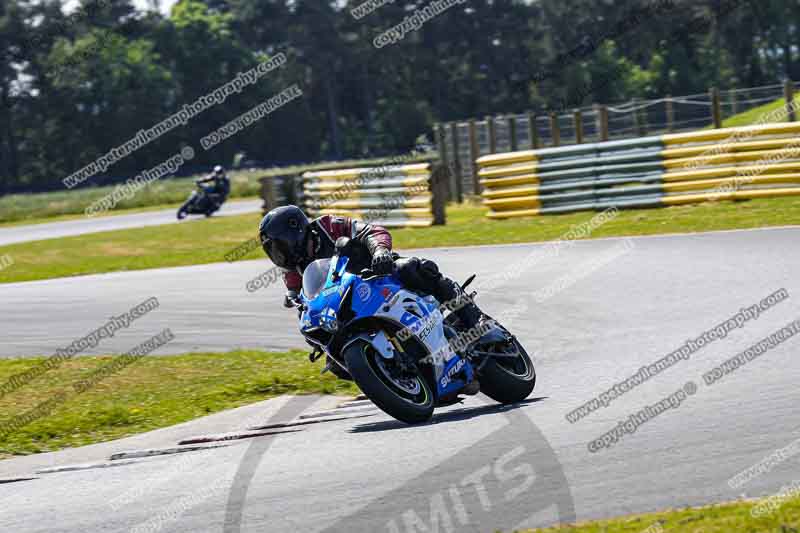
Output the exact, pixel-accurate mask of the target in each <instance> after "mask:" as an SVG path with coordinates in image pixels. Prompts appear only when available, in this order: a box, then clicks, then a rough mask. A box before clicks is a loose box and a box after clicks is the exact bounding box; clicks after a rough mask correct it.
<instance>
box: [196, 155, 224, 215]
mask: <svg viewBox="0 0 800 533" xmlns="http://www.w3.org/2000/svg"><path fill="white" fill-rule="evenodd" d="M195 183H197V184H198V185H204V184H206V183H211V184H212V185H211V186H210V187H203V192H205V194H206V195H208V198H209V200H210V201H212V202H214V203H215V204H217V209H219V207H220V206H221V205H222V204H223V203H225V200H227V198H228V194H230V192H231V180H229V179H228V176H227V175H226V174H225V169H224V168H222V166H220V165H217V166H215V167H214V172H212V173H211V174H209V175H208V176H207V177H205V178H203V179H199V180H197V181H196V182H195Z"/></svg>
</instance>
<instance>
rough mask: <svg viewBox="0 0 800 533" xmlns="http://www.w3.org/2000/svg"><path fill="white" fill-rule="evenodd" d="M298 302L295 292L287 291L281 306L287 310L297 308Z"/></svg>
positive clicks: (298, 298)
mask: <svg viewBox="0 0 800 533" xmlns="http://www.w3.org/2000/svg"><path fill="white" fill-rule="evenodd" d="M299 300H300V297H299V296H298V295H297V291H287V292H286V296H284V297H283V306H284V307H286V308H287V309H291V308H292V307H297V303H298V301H299Z"/></svg>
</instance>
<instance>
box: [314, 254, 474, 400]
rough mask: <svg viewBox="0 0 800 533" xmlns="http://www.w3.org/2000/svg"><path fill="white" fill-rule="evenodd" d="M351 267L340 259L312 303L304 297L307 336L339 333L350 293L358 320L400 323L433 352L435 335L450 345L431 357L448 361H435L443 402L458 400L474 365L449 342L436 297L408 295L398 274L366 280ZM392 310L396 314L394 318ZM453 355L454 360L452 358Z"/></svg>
mask: <svg viewBox="0 0 800 533" xmlns="http://www.w3.org/2000/svg"><path fill="white" fill-rule="evenodd" d="M347 263H348V258H347V257H338V256H334V257H333V258H332V259H331V264H330V267H329V269H328V273H327V276H326V279H325V282H324V285H323V287H322V289H321V291H319V294H317V295H316V296H315V297H314V298H312V299H308V298H307V297H306V295H305V293H304V292H301V295H300V296H301V299H302V300H303V302H304V303H305V304H306V307H305V310H304V311H303V314H302V316H301V324H300V331H301V332H302V333H305V332H307V331H310V330H314V329H317V328H322V329H325V330H326V331H329V332H335V331H336V329H337V327H338V322H337V313H338V312H339V309H340V308H341V306H342V302H343V300H344V296H345V294H347V292H348V290H350V291H352V292H353V295H352V298H351V305H352V311H353V313H354V315H355V316H354V318H353V320H358V319H361V318H369V317H374V316H380V317H383V318H387V319H391V320H395V321H398V320H399V322H400V323H401V324H402V325H403V326H405V327H407V328H408V329H409V331H410V332H411V333H412V334H413V335H414V336H416V337H417V338H418V339H419V340H420V341H421V342H422V344H423V345H424V346H426V347H427V349H429V350H430V349H431V348H430V346H429V343H428V342H427V341H426V338H428V337H429V336H430V337H431V338H433V337H436V338H440V339H442V340H443V341H444V342H442V346H440V347H439V349H438V350H436V353H431V354H430V355H433V356H441V358H442V362H438V363H437V358H436V357H434V368H435V369H436V372H435V374H436V375H435V379H436V390H437V395H438V396H439V397H443V396H450V395H455V394H457V393H458V392H459V391H460V390H461V389H462V388H463V387H465V386H466V385H467V384H468V383H469V382H471V381H472V379H473V376H474V370H473V368H472V365H471V364H470V363H469V361H467V360H466V359H464V358H462V357H461V356H459V355H458V354H455V353H453V352H452V349H450V347H449V344H447V342H446V339H445V338H444V329H443V317H442V314H441V311H440V310H439V302H437V300H436V299H435V298H434V297H432V296H426V297H423V296H419V295H417V294H414V293H411V292H408V291H405V290H404V288H403V286H402V284H401V283H400V281H399V280H398V279H397V278H396V277H395V276H394V275H389V276H382V277H376V278H372V279H370V280H368V281H365V280H363V279H362V278H361V277H360V276H359V275H357V274H353V273H351V272H347V271H346V268H347ZM401 293H402V294H405V296H404V297H403V301H402V302H399V304H400V305H402V310H403V311H402V314H400V310H399V309H397V306H398V301H397V300H398V298H400V297H401ZM392 311H395V313H394V314H392ZM398 315H399V316H398ZM434 332H435V333H434ZM427 340H428V341H430V340H431V339H430V338H428V339H427ZM447 355H451V357H450V358H449V359H447Z"/></svg>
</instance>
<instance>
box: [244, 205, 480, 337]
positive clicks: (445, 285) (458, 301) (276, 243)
mask: <svg viewBox="0 0 800 533" xmlns="http://www.w3.org/2000/svg"><path fill="white" fill-rule="evenodd" d="M259 234H260V238H261V243H262V245H263V247H264V251H265V252H266V254H267V256H268V257H269V258H270V259H271V260H272V262H273V263H275V265H276V266H278V267H280V268H282V269H283V270H284V283H285V284H286V289H287V293H286V297H285V299H284V305H285V306H286V307H292V306H293V305H294V302H295V301H296V300H297V298H298V294H299V292H300V289H301V288H302V284H303V283H302V280H303V278H302V274H303V271H304V270H305V268H306V267H307V266H308V265H310V264H311V263H312V262H313V261H315V260H317V259H324V258H328V257H332V256H333V255H334V253H335V252H336V247H335V243H336V240H337V239H338V238H339V237H348V238H350V239H351V242H352V243H353V244H354V249H353V253H352V254H351V265H352V267H351V268H349V269H350V270H352V271H354V272H360V271H361V270H362V269H364V268H370V269H371V270H372V271H373V272H374V273H376V274H390V273H392V272H394V273H395V274H396V275H397V277H398V279H399V280H400V281H401V282H402V283H403V285H405V286H406V287H407V288H408V289H410V290H412V291H417V292H420V293H422V294H430V295H432V296H433V297H434V298H436V299H437V300H438V301H439V303H441V304H447V306H448V308H450V309H452V310H453V312H454V313H456V315H457V316H458V318H459V319H460V321H461V323H462V326H463V327H464V329H465V330H466V329H471V328H474V327H475V326H477V325H478V323H479V322H480V321H481V319H482V318H483V314H482V313H481V311H480V309H478V307H477V306H476V305H475V303H474V302H473V301H472V300H471V299H470V298H469V297H467V296H466V295H465V294H464V292H463V290H462V289H461V286H460V285H459V284H458V283H456V282H454V281H453V280H451V279H449V278H446V277H444V276H443V275H442V274H441V273H440V272H439V267H438V266H437V265H436V263H434V262H433V261H431V260H429V259H420V258H416V257H407V258H400V257H399V256H398V255H397V254H393V253H392V236H391V235H390V234H389V232H388V231H387V230H386V229H385V228H383V227H381V226H377V225H371V224H365V223H361V222H358V221H355V220H353V219H351V218H347V217H341V216H333V215H323V216H321V217H319V218H316V219H314V220H312V221H309V220H308V218H307V217H306V215H305V213H303V211H301V210H300V208H298V207H295V206H293V205H288V206H283V207H278V208H275V209H273V210H272V211H270V212H269V213H267V215H266V216H265V217H264V218H263V219H262V221H261V225H260V226H259Z"/></svg>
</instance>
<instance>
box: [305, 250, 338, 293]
mask: <svg viewBox="0 0 800 533" xmlns="http://www.w3.org/2000/svg"><path fill="white" fill-rule="evenodd" d="M330 266H331V260H330V258H327V259H317V260H316V261H314V262H313V263H311V264H310V265H308V267H306V269H305V271H304V272H303V295H304V296H305V297H306V298H307V299H309V300H313V299H314V298H316V297H317V296H319V293H320V292H322V289H323V288H324V287H325V282H326V281H327V279H328V271H329V270H330Z"/></svg>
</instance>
